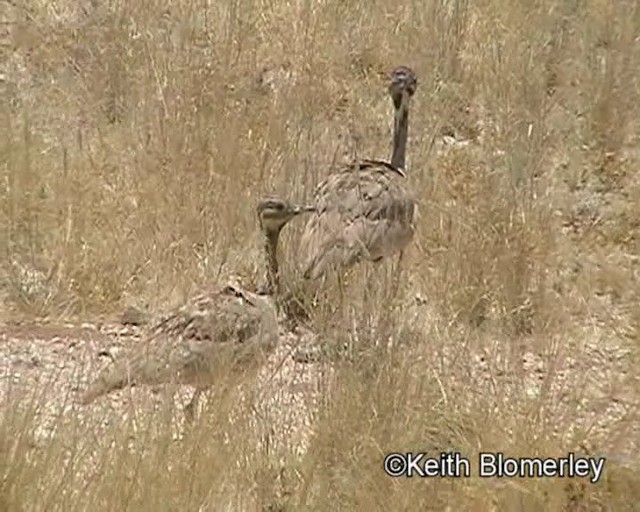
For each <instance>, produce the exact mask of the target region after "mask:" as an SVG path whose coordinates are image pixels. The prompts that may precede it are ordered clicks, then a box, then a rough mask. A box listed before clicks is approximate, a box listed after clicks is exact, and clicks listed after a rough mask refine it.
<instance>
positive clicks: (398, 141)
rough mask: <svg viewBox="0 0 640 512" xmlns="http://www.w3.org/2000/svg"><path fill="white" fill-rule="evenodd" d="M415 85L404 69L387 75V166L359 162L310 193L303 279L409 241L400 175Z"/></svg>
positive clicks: (409, 198)
mask: <svg viewBox="0 0 640 512" xmlns="http://www.w3.org/2000/svg"><path fill="white" fill-rule="evenodd" d="M416 86H417V80H416V77H415V74H414V73H413V71H412V70H411V69H409V68H407V67H405V66H400V67H398V68H396V69H395V70H394V71H393V73H392V74H391V84H390V86H389V92H390V96H391V99H392V101H393V104H394V108H395V128H394V137H393V155H392V158H391V163H387V162H383V161H379V160H366V159H365V160H359V161H356V162H353V163H351V164H349V165H347V166H345V167H343V168H341V169H339V170H338V171H337V172H334V173H332V174H331V175H329V177H328V178H327V179H326V180H324V181H323V182H322V183H320V185H319V186H318V187H317V189H316V191H315V194H314V203H315V206H316V211H315V213H314V214H313V215H312V216H311V218H310V219H309V221H308V222H307V225H306V227H305V230H304V232H303V234H302V238H301V248H302V253H303V254H304V255H305V260H304V262H303V272H304V274H303V275H304V276H305V278H310V279H316V278H318V277H320V276H321V275H323V274H324V273H326V272H327V271H328V270H329V269H331V268H336V267H348V266H351V265H353V264H355V263H357V262H359V261H361V260H369V261H378V260H380V259H382V258H385V257H388V256H390V255H392V254H394V253H398V252H401V251H402V250H403V249H404V248H405V247H406V246H407V245H408V244H409V242H410V241H411V240H412V238H413V234H414V226H413V219H414V213H415V208H416V202H415V198H414V197H413V195H412V194H411V191H410V189H409V183H408V181H407V177H406V175H405V152H406V143H407V136H408V108H409V107H408V104H409V99H410V98H411V96H413V94H414V93H415V90H416Z"/></svg>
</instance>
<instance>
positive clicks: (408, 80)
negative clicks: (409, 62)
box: [389, 66, 418, 109]
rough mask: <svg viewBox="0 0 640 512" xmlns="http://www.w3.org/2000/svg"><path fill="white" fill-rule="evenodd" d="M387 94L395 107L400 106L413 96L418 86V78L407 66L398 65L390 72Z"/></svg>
mask: <svg viewBox="0 0 640 512" xmlns="http://www.w3.org/2000/svg"><path fill="white" fill-rule="evenodd" d="M390 79H391V80H390V83H389V94H390V95H391V99H392V100H393V105H394V107H395V108H397V109H398V108H400V107H401V106H402V105H403V104H406V102H407V101H408V100H409V98H411V96H413V95H414V94H415V92H416V88H417V87H418V79H417V77H416V74H415V73H414V72H413V70H412V69H411V68H409V67H407V66H398V67H397V68H395V69H394V70H393V71H392V72H391V76H390Z"/></svg>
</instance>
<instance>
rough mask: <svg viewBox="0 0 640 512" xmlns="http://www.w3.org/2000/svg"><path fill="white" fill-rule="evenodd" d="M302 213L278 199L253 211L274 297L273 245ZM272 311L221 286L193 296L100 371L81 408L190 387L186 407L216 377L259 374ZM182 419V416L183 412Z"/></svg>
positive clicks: (265, 298) (273, 327)
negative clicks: (133, 391) (146, 388)
mask: <svg viewBox="0 0 640 512" xmlns="http://www.w3.org/2000/svg"><path fill="white" fill-rule="evenodd" d="M308 210H309V209H308V208H304V207H299V206H293V205H290V204H289V203H287V202H286V201H283V200H280V199H278V198H269V199H267V200H264V201H262V202H261V203H260V205H259V206H258V215H259V218H260V225H261V228H262V231H263V233H264V235H265V237H264V238H265V249H266V260H267V263H268V269H267V280H268V286H267V289H266V290H265V293H269V294H270V293H277V292H278V267H277V258H276V255H277V245H278V237H279V234H280V230H281V229H282V228H283V227H284V226H285V225H286V223H287V222H289V220H291V219H292V218H293V217H294V216H296V215H298V214H300V213H302V212H304V211H308ZM278 336H279V324H278V308H277V305H276V304H275V303H274V300H273V299H272V298H271V297H270V296H269V295H266V294H262V295H261V294H257V293H253V292H249V291H246V290H243V289H242V288H240V287H238V286H232V285H229V286H225V287H223V288H221V289H219V290H216V291H213V292H210V293H205V294H202V295H199V296H197V297H195V298H193V299H192V300H190V301H188V302H187V303H186V304H185V305H184V306H182V307H181V308H178V309H176V310H175V311H173V312H171V313H169V314H168V315H166V316H164V317H163V318H161V319H160V320H159V321H158V322H156V323H155V324H154V325H153V326H152V327H151V328H150V331H149V333H148V336H146V337H145V338H144V339H143V340H142V341H141V342H140V343H139V344H137V345H136V346H135V347H133V348H132V350H131V351H130V352H129V353H127V354H126V355H125V356H124V357H123V358H122V359H121V360H119V361H117V362H116V363H115V364H114V365H113V366H112V367H111V368H107V369H106V370H105V371H103V372H102V373H101V374H100V375H99V376H98V377H97V379H96V380H95V381H94V382H93V383H92V384H91V385H90V386H89V388H88V389H87V390H86V391H85V393H84V394H83V396H82V398H81V401H82V403H84V404H87V403H90V402H92V401H94V400H95V399H96V398H98V397H100V396H102V395H105V394H107V393H110V392H112V391H115V390H118V389H122V388H124V387H126V386H132V385H139V384H146V385H158V384H166V383H175V384H188V385H192V386H194V387H195V388H196V394H195V395H194V398H193V400H192V402H191V404H190V405H189V409H190V410H191V411H192V410H193V406H194V405H195V402H196V400H197V398H198V397H199V395H200V393H201V392H202V391H203V390H205V389H206V388H208V387H210V386H211V384H212V382H213V380H214V379H215V378H216V376H219V375H220V373H221V372H223V371H224V372H227V371H233V372H235V373H238V370H241V373H244V372H245V371H250V370H251V369H252V368H256V367H259V366H260V364H261V363H262V362H263V361H264V360H265V359H266V357H267V356H268V354H269V353H270V352H271V351H272V350H273V349H274V347H275V346H276V344H277V342H278ZM187 412H188V413H189V411H187Z"/></svg>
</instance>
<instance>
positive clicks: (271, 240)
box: [264, 231, 280, 293]
mask: <svg viewBox="0 0 640 512" xmlns="http://www.w3.org/2000/svg"><path fill="white" fill-rule="evenodd" d="M279 238H280V231H268V232H266V233H265V234H264V251H265V257H266V266H267V268H266V270H267V285H268V287H269V290H270V291H271V293H277V292H278V286H279V284H280V279H279V275H278V271H279V269H278V240H279Z"/></svg>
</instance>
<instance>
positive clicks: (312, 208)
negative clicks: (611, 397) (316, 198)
mask: <svg viewBox="0 0 640 512" xmlns="http://www.w3.org/2000/svg"><path fill="white" fill-rule="evenodd" d="M315 211H316V207H315V206H312V205H309V204H307V205H301V206H296V207H295V208H294V209H293V213H295V214H296V215H298V214H300V213H307V212H315Z"/></svg>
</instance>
